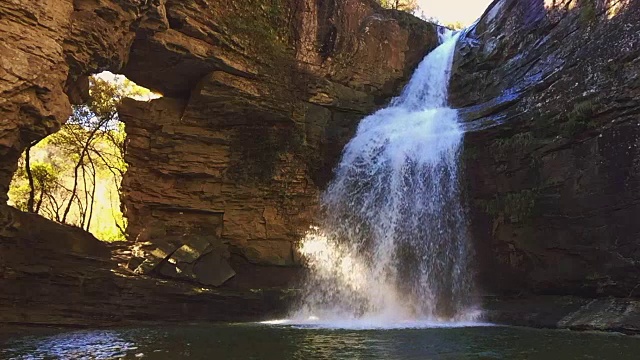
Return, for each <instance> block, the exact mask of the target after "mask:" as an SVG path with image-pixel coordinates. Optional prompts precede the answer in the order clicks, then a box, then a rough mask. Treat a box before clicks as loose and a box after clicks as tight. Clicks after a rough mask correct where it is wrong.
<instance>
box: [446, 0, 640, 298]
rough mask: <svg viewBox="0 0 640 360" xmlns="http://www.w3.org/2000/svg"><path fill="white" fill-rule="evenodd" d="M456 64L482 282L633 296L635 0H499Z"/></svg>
mask: <svg viewBox="0 0 640 360" xmlns="http://www.w3.org/2000/svg"><path fill="white" fill-rule="evenodd" d="M454 68H455V69H454V74H453V77H452V81H451V100H452V102H453V103H454V105H456V106H459V107H464V109H463V111H462V113H463V114H464V116H465V117H466V118H467V121H468V126H469V127H470V128H471V129H475V131H472V132H471V133H468V134H467V137H466V144H465V147H466V149H465V163H466V173H467V175H466V176H467V179H468V188H469V201H470V203H471V206H472V215H473V218H474V221H473V226H474V228H473V234H474V237H475V239H476V241H477V246H476V248H477V249H479V250H478V252H479V254H478V255H479V256H478V262H479V264H478V265H479V269H480V274H479V277H480V280H481V282H482V284H483V285H484V288H485V289H486V290H487V291H489V292H491V293H497V294H505V293H506V294H518V293H538V294H560V295H582V296H590V297H592V296H605V295H606V296H620V297H638V296H640V292H638V284H639V283H640V275H639V274H640V272H639V270H640V252H639V250H640V247H639V246H638V239H639V236H640V222H638V221H637V219H638V217H639V216H640V75H639V74H640V3H638V1H635V0H630V1H600V0H597V1H596V0H583V1H553V2H552V1H543V0H526V1H525V0H519V1H515V0H501V1H496V2H494V3H493V4H492V5H491V6H490V8H489V9H488V10H487V12H486V13H485V14H484V16H483V17H482V18H481V20H480V21H479V22H478V24H477V25H476V26H475V27H474V28H473V29H471V30H470V31H469V33H468V34H467V35H466V38H465V39H464V41H462V42H461V43H460V44H459V54H458V57H457V59H456V61H455V64H454Z"/></svg>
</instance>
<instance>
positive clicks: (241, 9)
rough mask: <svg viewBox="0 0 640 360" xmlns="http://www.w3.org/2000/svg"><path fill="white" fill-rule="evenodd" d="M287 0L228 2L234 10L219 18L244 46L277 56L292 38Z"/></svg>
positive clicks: (265, 55)
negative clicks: (230, 13)
mask: <svg viewBox="0 0 640 360" xmlns="http://www.w3.org/2000/svg"><path fill="white" fill-rule="evenodd" d="M286 2H287V0H245V1H237V2H231V3H230V4H229V7H230V9H231V10H233V11H232V13H233V15H232V16H231V15H230V16H225V17H223V18H222V21H223V23H224V24H225V25H226V26H227V27H229V28H230V29H232V30H233V31H232V33H234V34H236V35H237V36H238V37H239V38H241V39H242V40H243V41H244V42H246V43H248V44H250V46H248V47H247V48H249V49H252V50H254V51H256V52H258V53H260V54H261V55H262V56H264V57H276V58H280V57H282V56H283V55H285V54H286V53H287V50H288V47H287V45H288V44H289V41H290V40H291V38H290V37H291V36H290V35H291V34H290V24H289V13H288V11H287V10H288V9H289V6H288V4H287V3H286Z"/></svg>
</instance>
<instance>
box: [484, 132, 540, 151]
mask: <svg viewBox="0 0 640 360" xmlns="http://www.w3.org/2000/svg"><path fill="white" fill-rule="evenodd" d="M534 143H535V139H534V137H533V134H532V133H531V132H524V133H519V134H516V135H514V136H512V137H509V138H501V139H497V140H496V141H495V142H494V143H493V148H494V149H495V150H496V152H498V153H499V154H511V153H513V152H516V151H519V150H522V149H526V148H527V147H529V146H530V145H532V144H534Z"/></svg>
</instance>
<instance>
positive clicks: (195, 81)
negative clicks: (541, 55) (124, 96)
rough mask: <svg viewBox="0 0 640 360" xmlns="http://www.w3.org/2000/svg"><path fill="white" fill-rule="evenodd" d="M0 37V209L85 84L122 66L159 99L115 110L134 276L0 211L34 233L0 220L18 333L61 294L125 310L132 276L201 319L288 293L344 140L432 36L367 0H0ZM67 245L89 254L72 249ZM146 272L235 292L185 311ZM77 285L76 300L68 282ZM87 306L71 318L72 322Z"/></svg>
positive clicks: (86, 240) (6, 318) (59, 307)
mask: <svg viewBox="0 0 640 360" xmlns="http://www.w3.org/2000/svg"><path fill="white" fill-rule="evenodd" d="M0 39H1V40H2V41H1V42H0V95H1V96H0V200H2V201H4V200H6V194H7V189H8V185H9V182H10V179H11V176H12V174H13V172H14V171H15V168H16V165H17V161H18V158H19V156H20V154H21V153H22V151H23V150H24V149H25V147H26V146H28V145H29V144H30V143H32V142H33V141H37V140H39V139H42V138H43V137H45V136H46V135H48V134H50V133H52V132H54V131H56V130H57V129H58V128H59V127H60V126H61V124H63V123H64V122H65V121H66V119H67V117H68V115H69V114H70V112H71V107H70V104H72V103H74V104H79V103H82V102H83V101H84V99H85V98H86V94H87V76H88V75H90V74H93V73H96V72H100V71H103V70H110V71H112V72H116V73H124V74H126V75H127V76H128V77H129V78H130V79H132V80H134V81H136V82H137V83H138V84H140V85H142V86H145V87H149V88H151V89H153V90H156V91H159V92H161V93H163V94H164V95H165V97H164V98H161V99H158V100H154V101H151V102H135V101H132V100H127V101H125V102H124V103H123V104H122V107H121V109H120V116H121V119H122V120H123V121H125V123H126V131H127V134H128V140H127V146H128V147H127V155H126V160H127V162H128V163H129V171H128V174H127V175H126V177H125V179H124V181H123V202H124V205H125V207H126V216H127V217H128V220H129V227H128V230H127V231H128V234H129V238H130V240H131V241H132V242H133V241H135V244H131V245H132V246H131V247H132V249H131V251H128V252H127V254H129V255H127V256H130V257H131V259H129V261H127V262H126V263H127V266H128V267H129V268H130V269H131V271H132V272H131V273H129V272H127V271H126V270H124V269H120V268H118V267H117V266H115V265H114V263H113V262H112V261H111V260H109V259H108V258H109V257H110V256H111V254H112V253H118V251H115V250H114V249H109V248H107V247H105V246H103V245H100V244H98V243H96V242H95V239H93V237H91V236H89V235H88V234H81V232H79V231H78V230H77V229H76V230H74V229H71V228H69V227H65V226H58V225H55V224H53V223H49V222H47V221H45V220H44V219H42V218H39V217H37V216H32V215H27V214H20V213H17V212H16V210H14V209H11V208H8V207H6V206H1V207H0V217H1V218H7V219H9V218H10V219H31V220H32V221H34V226H35V227H34V228H37V229H45V230H38V232H37V233H31V232H29V231H28V229H29V228H28V226H25V224H22V223H21V225H20V226H14V225H11V224H15V222H12V221H5V222H0V244H1V245H2V251H3V253H2V254H1V255H2V256H0V269H2V273H1V274H0V278H1V279H2V282H3V291H4V290H6V291H4V297H3V298H2V304H0V305H2V306H5V305H8V306H9V308H11V307H13V308H14V309H15V310H16V311H15V314H14V315H15V316H13V315H11V314H10V313H9V312H8V310H6V309H8V308H7V307H0V314H1V315H2V316H0V319H1V320H0V321H3V322H21V321H23V322H27V323H34V322H39V323H43V322H47V321H48V320H46V319H49V320H50V322H51V323H58V322H60V321H62V320H60V319H61V317H60V316H59V315H60V314H64V313H65V311H66V309H65V307H64V306H65V305H64V303H62V302H59V301H58V300H57V299H58V297H59V295H60V294H63V293H68V294H69V297H70V298H73V299H75V300H78V301H79V299H80V298H81V297H82V296H83V294H85V295H86V296H87V300H88V301H97V300H96V299H100V301H104V303H105V304H108V305H105V306H107V307H108V308H109V309H112V310H113V309H114V308H115V307H117V306H118V304H120V305H121V304H122V302H121V301H115V298H114V297H117V296H121V295H123V294H125V297H129V298H131V297H136V296H138V295H140V294H141V293H142V292H140V291H136V290H134V289H135V288H136V286H137V285H134V283H136V284H140V285H139V286H140V287H141V288H146V289H147V290H146V291H148V292H153V291H152V290H150V289H151V288H153V287H154V286H159V287H160V290H158V292H153V293H154V294H155V295H153V294H151V295H149V297H150V298H154V299H155V300H158V302H157V303H155V304H156V305H157V307H158V309H160V308H164V306H165V305H166V304H167V303H168V302H171V301H175V302H176V304H177V305H176V307H179V306H181V305H179V304H180V303H181V302H182V303H187V302H194V301H195V302H198V305H197V306H198V307H202V308H204V303H205V302H206V301H208V300H211V301H213V303H217V304H218V305H220V304H224V303H225V302H227V301H233V299H234V297H236V296H237V295H236V294H235V293H233V291H244V290H243V289H245V290H246V289H249V288H257V287H283V286H286V285H287V284H290V283H291V281H292V279H293V278H295V276H296V274H297V270H295V269H294V268H288V267H290V266H295V265H296V264H297V263H298V259H297V256H296V255H295V252H294V246H295V242H296V241H297V240H298V239H299V238H300V236H301V235H302V234H303V232H304V231H305V230H306V229H307V228H308V226H309V225H310V224H311V223H312V221H313V214H314V207H315V206H316V202H317V196H318V192H319V189H320V188H321V187H322V186H323V185H324V184H325V183H326V182H327V180H328V179H329V177H330V174H331V169H332V167H333V166H334V164H335V162H336V161H337V157H338V156H339V153H340V151H341V149H342V146H343V144H344V143H345V142H346V141H347V140H348V139H349V138H350V136H351V134H352V132H353V131H354V129H355V127H356V125H357V122H358V121H359V119H360V118H361V117H362V116H364V115H366V114H368V113H370V112H371V111H373V110H374V109H376V108H377V107H379V106H381V105H382V104H384V103H385V102H386V101H387V100H388V99H389V98H390V97H391V96H393V95H394V94H395V93H396V92H397V90H398V89H399V86H400V85H401V84H402V83H404V82H405V81H406V80H407V78H408V76H409V75H410V73H411V72H412V69H413V68H414V67H415V66H416V65H417V63H418V62H419V61H420V60H421V59H422V58H423V56H424V55H425V54H426V53H427V52H428V51H429V50H430V49H432V48H433V47H435V45H436V43H437V36H436V26H435V25H432V24H428V23H426V22H423V21H421V20H418V19H417V18H415V17H413V16H411V15H408V14H404V13H401V12H397V11H389V10H383V9H382V8H381V7H379V6H378V5H377V4H376V3H375V2H373V1H370V0H346V1H337V0H331V1H324V0H323V1H321V0H246V1H231V2H221V1H218V0H188V1H178V0H43V1H36V2H25V1H17V0H9V1H4V2H2V4H0ZM31 220H29V221H31ZM36 223H37V224H36ZM36 225H37V226H36ZM16 229H17V230H16ZM46 229H48V230H46ZM49 230H51V231H53V233H51V234H48V233H47V232H48V231H49ZM67 231H68V232H69V233H68V235H65V234H66V232H67ZM48 235H50V237H49V236H48ZM48 239H50V241H51V243H47V241H48ZM78 246H79V247H80V248H82V247H83V246H89V247H91V248H94V247H95V248H96V249H98V250H97V251H99V252H100V253H99V254H97V255H96V254H88V253H86V252H83V251H80V250H78V251H77V252H76V251H75V250H73V251H71V250H69V249H76V247H78ZM52 248H53V249H54V250H55V249H58V250H59V251H54V250H52ZM114 251H115V252H114ZM30 253H33V254H34V257H32V258H29V257H28V256H27V255H28V254H30ZM40 257H42V259H40ZM67 258H68V259H71V260H69V261H67V262H65V259H67ZM41 260H42V261H41ZM65 263H67V264H68V265H69V266H63V265H64V264H65ZM38 264H45V265H43V266H45V267H47V269H48V270H46V271H51V272H50V274H51V275H50V276H48V277H47V278H48V279H50V280H48V282H47V283H46V284H41V289H42V291H41V292H35V293H33V294H36V295H33V296H32V295H30V292H29V290H28V289H29V288H33V287H35V286H36V284H37V283H38V281H39V280H40V279H41V278H42V277H43V276H44V275H43V274H44V271H45V270H43V269H45V268H44V267H39V265H38ZM274 265H276V266H274ZM58 266H59V267H60V268H59V269H58V268H57V267H58ZM114 266H115V267H114ZM74 268H75V269H77V271H76V272H74V270H73V269H74ZM29 269H36V270H29ZM112 270H113V271H112ZM120 271H122V273H120ZM148 273H151V274H153V275H155V276H159V277H164V278H166V277H172V278H176V279H178V280H187V281H188V282H191V283H193V282H198V283H200V284H201V285H206V286H220V285H222V284H224V287H223V289H226V290H229V291H232V293H231V294H230V295H220V296H218V295H215V296H213V297H207V296H204V297H201V298H198V299H195V300H194V297H191V296H187V297H184V296H182V295H183V294H182V293H181V292H193V291H194V290H193V287H192V286H191V285H189V286H186V285H185V286H186V287H183V288H180V287H179V286H178V285H176V283H171V284H173V285H170V286H168V285H166V284H168V283H166V282H159V281H155V280H153V279H150V278H148V277H146V276H145V275H144V274H148ZM110 274H119V275H118V277H117V278H116V279H112V278H110V277H109V276H110ZM123 274H126V276H124V275H123ZM132 274H139V275H138V276H140V279H146V280H140V282H135V281H134V279H135V276H133V275H132ZM84 277H90V278H91V279H92V280H93V281H94V282H95V283H94V284H92V285H91V287H90V289H89V288H84V287H83V286H84V285H83V284H82V283H81V284H79V285H77V284H76V280H77V279H78V278H84ZM80 282H81V281H80ZM145 284H146V285H145ZM162 284H165V285H162ZM85 285H86V284H85ZM163 286H164V287H163ZM123 289H125V290H123ZM226 290H224V291H226ZM207 291H212V290H211V289H209V290H207ZM221 291H222V290H221ZM214 292H215V291H214ZM167 293H170V294H173V295H168V294H167ZM47 294H48V295H47ZM126 294H129V295H126ZM132 294H135V295H132ZM216 294H218V293H216ZM174 295H175V296H174ZM34 296H35V297H37V299H38V300H37V301H36V300H34V299H35V297H34ZM47 296H55V297H56V300H55V301H49V302H50V303H51V304H54V305H53V308H51V307H49V308H47V307H45V306H43V307H42V309H43V310H42V312H34V313H32V316H28V310H26V308H25V307H23V306H22V305H24V304H27V303H28V302H29V301H31V302H32V303H36V302H37V303H38V304H39V305H42V304H43V303H47V301H48V300H47ZM181 296H182V297H181ZM216 296H217V298H216ZM161 297H162V298H161ZM214 298H215V299H214ZM25 299H26V300H28V301H26V302H25ZM171 299H173V300H171ZM207 299H208V300H207ZM212 299H213V300H212ZM254 299H258V298H256V297H254ZM155 300H151V303H154V301H155ZM256 301H257V300H256ZM132 304H139V302H136V301H133V300H132ZM154 306H155V305H154ZM185 306H186V305H185ZM224 306H226V305H224ZM252 306H253V305H250V306H249V308H251V307H252ZM241 307H242V306H241V305H238V309H239V308H241ZM169 308H171V309H173V307H171V306H169ZM87 311H88V310H87V308H82V307H78V308H77V309H76V311H75V313H74V314H75V315H74V316H76V315H77V317H73V319H74V320H70V321H69V324H71V323H74V324H76V323H82V321H81V320H78V319H80V318H82V317H83V316H87ZM149 311H150V312H153V310H149ZM158 311H160V310H158ZM207 311H208V310H207ZM216 311H217V310H216ZM252 311H253V310H248V312H252ZM47 312H48V313H49V314H52V313H55V314H56V315H55V316H52V317H47ZM114 312H115V311H114ZM142 313H144V312H142ZM142 313H140V314H142ZM253 313H254V314H255V313H256V312H253ZM194 314H195V313H194ZM174 315H175V316H174V317H173V318H174V319H175V318H179V317H180V316H179V315H176V314H174ZM219 315H220V313H219V312H218V315H215V316H219ZM101 316H102V315H101ZM136 316H137V315H135V316H133V317H136ZM144 316H145V315H144V314H142V315H140V316H138V318H139V317H144ZM215 316H213V317H212V316H205V317H206V318H211V319H212V318H214V317H215ZM163 317H164V318H172V317H171V316H169V317H166V316H163ZM191 318H194V317H193V316H192V317H191ZM20 319H22V320H20ZM43 319H45V320H43ZM101 319H102V318H101ZM103 320H104V319H102V320H100V321H103ZM98 322H99V321H98Z"/></svg>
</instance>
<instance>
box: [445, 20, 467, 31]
mask: <svg viewBox="0 0 640 360" xmlns="http://www.w3.org/2000/svg"><path fill="white" fill-rule="evenodd" d="M444 26H445V27H448V28H449V29H451V30H462V29H464V28H465V27H466V26H464V24H463V23H461V22H460V21H456V22H452V23H449V24H445V25H444Z"/></svg>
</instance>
